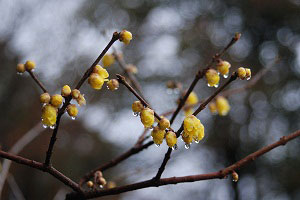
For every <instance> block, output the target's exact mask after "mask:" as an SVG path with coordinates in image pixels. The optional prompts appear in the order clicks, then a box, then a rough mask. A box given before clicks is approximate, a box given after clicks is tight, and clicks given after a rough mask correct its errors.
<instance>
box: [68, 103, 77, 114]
mask: <svg viewBox="0 0 300 200" xmlns="http://www.w3.org/2000/svg"><path fill="white" fill-rule="evenodd" d="M67 112H68V114H69V116H70V117H76V116H77V114H78V109H77V107H76V105H75V104H70V105H68V107H67Z"/></svg>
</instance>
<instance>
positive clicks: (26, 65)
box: [25, 60, 35, 71]
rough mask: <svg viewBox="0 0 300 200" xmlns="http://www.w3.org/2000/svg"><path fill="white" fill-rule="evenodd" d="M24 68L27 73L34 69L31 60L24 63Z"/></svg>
mask: <svg viewBox="0 0 300 200" xmlns="http://www.w3.org/2000/svg"><path fill="white" fill-rule="evenodd" d="M25 68H26V70H27V71H31V70H33V69H34V68H35V63H34V62H33V61H31V60H27V61H26V63H25Z"/></svg>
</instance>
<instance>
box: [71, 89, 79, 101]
mask: <svg viewBox="0 0 300 200" xmlns="http://www.w3.org/2000/svg"><path fill="white" fill-rule="evenodd" d="M79 96H80V91H79V90H77V89H74V90H72V97H73V99H78V98H79Z"/></svg>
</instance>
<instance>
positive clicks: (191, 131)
mask: <svg viewBox="0 0 300 200" xmlns="http://www.w3.org/2000/svg"><path fill="white" fill-rule="evenodd" d="M183 129H184V131H183V133H182V140H183V141H184V142H185V144H186V145H185V147H186V148H189V146H190V144H191V143H192V142H193V141H195V142H196V143H198V142H199V141H200V140H202V139H203V137H204V126H203V124H202V123H201V121H200V120H199V119H198V118H197V117H195V116H194V115H189V116H187V117H185V119H184V121H183Z"/></svg>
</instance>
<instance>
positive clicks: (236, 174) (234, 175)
mask: <svg viewBox="0 0 300 200" xmlns="http://www.w3.org/2000/svg"><path fill="white" fill-rule="evenodd" d="M231 175H232V180H233V181H234V182H238V180H239V175H238V173H236V172H235V171H234V172H232V174H231Z"/></svg>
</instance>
